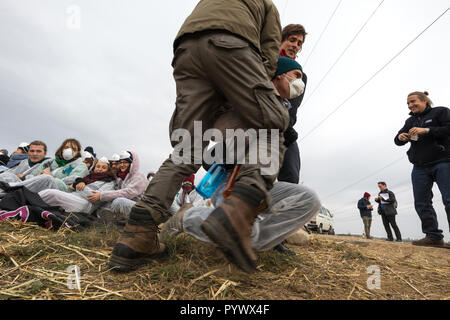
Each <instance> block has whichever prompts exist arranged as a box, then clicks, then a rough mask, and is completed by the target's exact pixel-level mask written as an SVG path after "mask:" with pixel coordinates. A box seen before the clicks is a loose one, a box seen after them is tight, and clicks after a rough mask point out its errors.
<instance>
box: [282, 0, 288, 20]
mask: <svg viewBox="0 0 450 320" xmlns="http://www.w3.org/2000/svg"><path fill="white" fill-rule="evenodd" d="M288 3H289V0H286V4H285V5H284V9H283V14H282V15H281V16H282V17H283V18H284V15H285V13H286V9H287V6H288Z"/></svg>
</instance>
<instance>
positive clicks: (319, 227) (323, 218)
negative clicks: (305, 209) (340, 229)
mask: <svg viewBox="0 0 450 320" xmlns="http://www.w3.org/2000/svg"><path fill="white" fill-rule="evenodd" d="M306 227H307V228H308V229H309V230H311V231H316V232H317V233H319V234H322V233H324V232H326V233H328V234H334V228H333V215H332V214H331V212H330V211H329V210H328V209H327V208H325V207H322V209H320V211H319V212H318V213H317V215H316V216H315V217H314V218H312V219H311V221H310V222H308V223H307V224H306Z"/></svg>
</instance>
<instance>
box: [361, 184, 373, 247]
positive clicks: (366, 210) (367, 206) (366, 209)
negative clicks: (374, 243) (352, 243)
mask: <svg viewBox="0 0 450 320" xmlns="http://www.w3.org/2000/svg"><path fill="white" fill-rule="evenodd" d="M369 199H370V193H368V192H366V193H364V196H363V198H361V199H360V200H359V201H358V209H359V212H360V214H361V218H362V220H363V223H364V232H365V234H366V238H367V239H370V226H371V225H372V210H373V206H372V204H371V203H370V201H369Z"/></svg>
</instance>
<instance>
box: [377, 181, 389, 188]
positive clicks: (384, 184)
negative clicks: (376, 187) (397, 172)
mask: <svg viewBox="0 0 450 320" xmlns="http://www.w3.org/2000/svg"><path fill="white" fill-rule="evenodd" d="M378 184H382V185H383V186H385V187H387V184H386V182H383V181H380V182H378Z"/></svg>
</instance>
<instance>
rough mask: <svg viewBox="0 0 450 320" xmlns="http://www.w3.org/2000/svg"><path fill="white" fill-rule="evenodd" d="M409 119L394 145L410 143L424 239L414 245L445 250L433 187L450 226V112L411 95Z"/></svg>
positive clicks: (418, 94)
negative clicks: (439, 198)
mask: <svg viewBox="0 0 450 320" xmlns="http://www.w3.org/2000/svg"><path fill="white" fill-rule="evenodd" d="M407 103H408V108H409V110H411V113H410V116H411V117H410V118H408V120H406V123H405V126H404V127H403V128H402V129H401V130H400V131H399V132H398V134H397V136H396V137H395V144H396V145H398V146H403V145H405V144H407V143H408V142H409V143H411V146H410V148H409V150H408V152H407V153H408V158H409V161H410V162H411V163H412V164H413V165H414V167H413V170H412V174H411V178H412V185H413V191H414V205H415V207H416V211H417V214H418V215H419V218H420V220H421V221H422V232H423V233H425V238H423V239H421V240H418V241H414V242H413V244H414V245H417V246H442V245H444V240H443V239H444V235H443V234H442V233H443V232H442V230H439V227H438V220H437V215H436V211H435V210H434V208H433V202H432V199H433V192H432V188H433V184H434V182H436V183H437V185H438V187H439V190H440V191H441V194H442V202H443V203H444V206H445V211H446V213H447V221H448V223H449V226H450V109H449V108H446V107H435V108H432V105H433V102H432V101H431V99H430V98H429V97H428V92H413V93H410V94H409V95H408V100H407Z"/></svg>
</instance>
